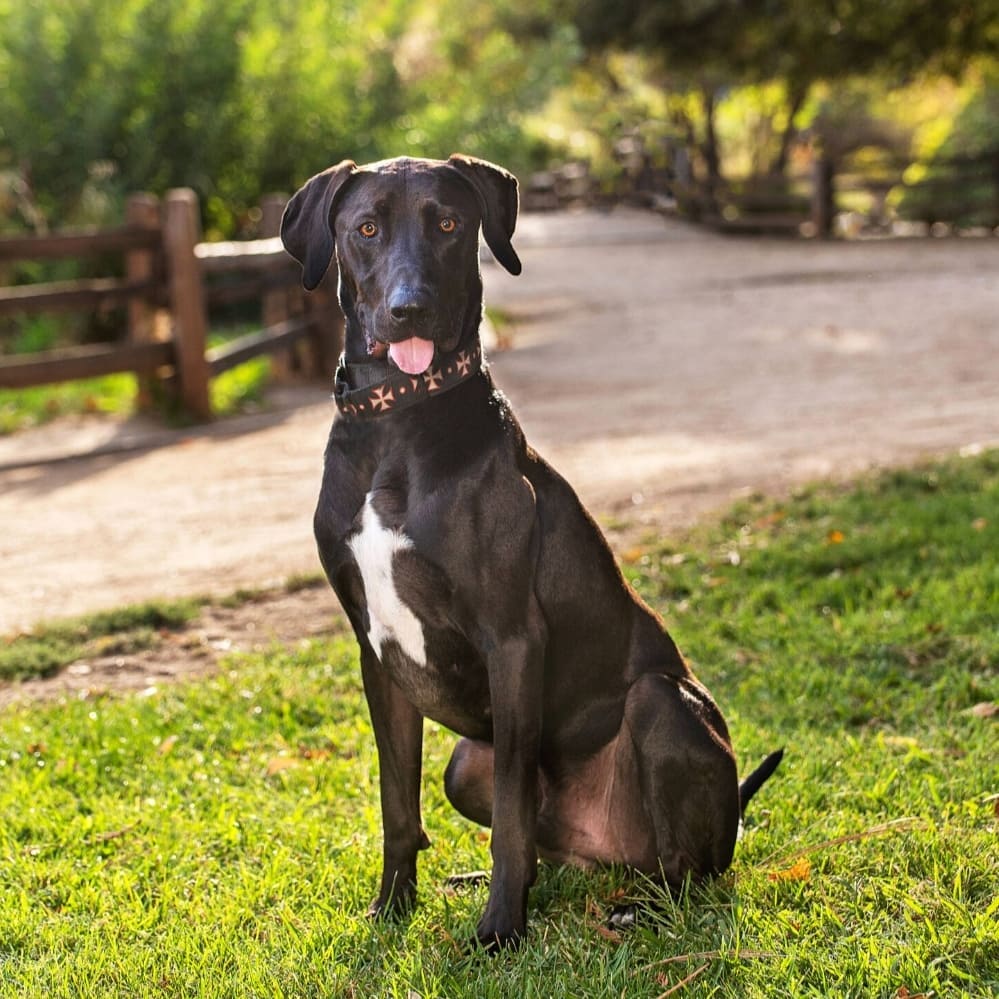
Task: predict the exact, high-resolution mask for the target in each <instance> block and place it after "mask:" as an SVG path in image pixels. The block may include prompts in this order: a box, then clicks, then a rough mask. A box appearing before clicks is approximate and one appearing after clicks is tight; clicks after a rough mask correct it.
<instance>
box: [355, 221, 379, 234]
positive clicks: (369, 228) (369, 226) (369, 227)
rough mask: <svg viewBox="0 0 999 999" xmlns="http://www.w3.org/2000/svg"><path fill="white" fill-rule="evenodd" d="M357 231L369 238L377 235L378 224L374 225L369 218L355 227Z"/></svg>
mask: <svg viewBox="0 0 999 999" xmlns="http://www.w3.org/2000/svg"><path fill="white" fill-rule="evenodd" d="M357 231H358V232H359V233H360V234H361V235H362V236H363V237H364V238H365V239H371V238H372V237H373V236H377V235H378V226H376V225H375V223H374V222H372V221H371V219H368V220H367V221H365V222H362V223H361V224H360V225H359V226H358V227H357Z"/></svg>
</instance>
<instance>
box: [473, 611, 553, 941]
mask: <svg viewBox="0 0 999 999" xmlns="http://www.w3.org/2000/svg"><path fill="white" fill-rule="evenodd" d="M536 616H537V617H540V615H539V614H538V615H536ZM527 630H528V634H527V635H523V636H518V637H515V638H508V639H506V640H504V641H501V642H499V643H497V645H496V648H495V652H494V654H492V655H490V656H489V689H490V697H491V700H492V710H493V749H494V755H493V767H494V768H493V810H492V829H493V835H492V845H491V852H492V856H493V872H492V878H491V880H490V885H489V900H488V902H487V904H486V910H485V912H484V913H483V914H482V918H481V919H480V920H479V924H478V927H477V928H476V937H477V938H478V940H479V942H480V943H481V944H482V945H483V946H485V947H487V948H488V949H490V950H492V949H494V948H496V947H501V946H506V945H516V944H517V943H518V942H519V941H520V938H521V937H522V936H523V934H524V929H525V927H526V923H527V891H528V888H529V887H530V886H531V885H532V884H533V883H534V879H535V877H536V876H537V869H538V855H537V844H536V829H537V818H538V756H539V744H540V740H541V701H542V684H543V661H544V646H543V643H542V640H541V637H540V632H541V629H540V627H530V625H529V626H528V629H527Z"/></svg>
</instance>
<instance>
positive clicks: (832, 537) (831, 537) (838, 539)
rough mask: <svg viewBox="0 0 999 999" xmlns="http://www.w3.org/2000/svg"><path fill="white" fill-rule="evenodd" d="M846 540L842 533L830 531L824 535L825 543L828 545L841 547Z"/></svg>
mask: <svg viewBox="0 0 999 999" xmlns="http://www.w3.org/2000/svg"><path fill="white" fill-rule="evenodd" d="M845 540H846V535H845V534H844V533H843V532H842V531H836V530H833V531H830V532H829V533H828V534H827V535H826V541H827V542H828V543H829V544H830V545H841V544H843V542H844V541H845Z"/></svg>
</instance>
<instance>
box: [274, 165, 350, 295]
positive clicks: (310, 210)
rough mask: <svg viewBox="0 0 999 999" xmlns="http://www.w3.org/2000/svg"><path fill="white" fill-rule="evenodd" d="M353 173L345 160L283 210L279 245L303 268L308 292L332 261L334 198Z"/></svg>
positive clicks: (314, 179)
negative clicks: (280, 243)
mask: <svg viewBox="0 0 999 999" xmlns="http://www.w3.org/2000/svg"><path fill="white" fill-rule="evenodd" d="M356 170H357V164H356V163H355V162H354V161H353V160H344V161H343V162H342V163H337V165H336V166H331V167H330V168H329V169H327V170H324V171H323V172H322V173H317V174H316V176H315V177H312V178H310V179H309V180H307V181H306V182H305V183H304V184H303V185H302V187H301V189H300V190H298V191H297V192H296V193H295V194H293V195H292V197H291V200H290V201H289V202H288V204H287V205H286V206H285V209H284V215H283V216H282V217H281V242H283V243H284V248H285V249H286V250H287V251H288V252H289V253H290V254H291V255H292V256H293V257H294V258H295V259H296V260H297V261H298V262H299V263H300V264H301V265H302V284H303V285H304V286H305V288H306V289H307V290H308V291H312V289H313V288H315V287H316V285H318V284H319V282H320V281H322V279H323V275H324V274H325V273H326V271H327V270H328V269H329V266H330V261H331V260H332V259H333V249H334V246H335V243H334V239H333V208H334V205H335V202H336V199H337V195H339V194H340V192H341V191H342V190H343V186H344V184H345V183H346V182H347V180H348V179H349V178H350V177H351V175H352V174H354V173H355V172H356Z"/></svg>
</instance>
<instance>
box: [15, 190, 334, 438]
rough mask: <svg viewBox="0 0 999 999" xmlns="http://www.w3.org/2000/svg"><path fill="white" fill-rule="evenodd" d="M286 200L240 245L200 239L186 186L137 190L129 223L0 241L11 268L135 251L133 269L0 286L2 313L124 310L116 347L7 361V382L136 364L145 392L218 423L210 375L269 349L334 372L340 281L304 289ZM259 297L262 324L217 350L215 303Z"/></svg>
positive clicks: (130, 368)
mask: <svg viewBox="0 0 999 999" xmlns="http://www.w3.org/2000/svg"><path fill="white" fill-rule="evenodd" d="M283 207H284V198H283V197H280V196H277V195H275V196H271V197H269V198H267V199H265V200H264V202H263V203H262V205H261V223H260V230H261V232H262V233H263V234H264V236H265V238H262V239H256V240H247V241H242V242H234V243H205V242H202V241H201V223H200V211H199V206H198V200H197V196H196V195H195V194H194V192H193V191H191V190H188V189H186V188H183V189H178V190H174V191H170V192H169V193H168V194H167V195H166V197H165V198H164V199H163V201H162V202H160V200H159V199H157V198H155V197H153V196H152V195H149V194H136V195H133V196H131V197H130V198H129V199H128V202H127V205H126V211H125V224H124V225H122V226H119V227H117V228H113V229H104V230H88V231H79V232H61V233H55V234H53V235H49V236H15V237H5V238H0V267H2V265H3V264H4V263H9V262H11V261H16V260H53V259H66V258H79V257H93V256H98V257H103V256H107V255H109V254H121V255H123V257H124V268H123V270H124V276H123V277H112V278H93V279H80V280H75V281H60V282H50V283H44V284H30V285H24V286H19V287H6V288H0V318H2V317H3V316H6V315H13V314H22V315H25V314H34V313H40V312H59V311H65V310H73V311H87V312H97V311H100V310H105V309H108V308H113V307H116V306H117V307H122V306H123V307H124V316H125V318H124V329H122V330H121V336H120V337H119V338H118V342H116V343H106V344H98V345H92V346H84V347H73V348H65V349H59V350H49V351H43V352H39V353H35V354H21V355H14V356H4V357H0V388H26V387H28V386H33V385H46V384H52V383H55V382H63V381H75V380H76V379H80V378H90V377H94V376H96V375H104V374H111V373H113V372H122V371H126V372H134V373H135V374H136V375H137V376H138V378H139V382H140V385H141V386H143V388H145V389H148V388H150V387H151V386H152V384H153V383H159V385H160V386H161V387H163V388H165V389H166V390H167V391H168V392H169V393H171V394H172V395H174V396H175V397H176V398H177V400H178V401H179V403H180V404H181V406H182V407H183V409H184V410H185V411H186V412H187V413H189V414H190V415H191V416H194V417H196V418H198V419H208V418H210V417H211V415H212V414H211V401H210V393H209V384H210V381H211V379H212V378H213V377H214V376H215V375H218V374H220V373H221V372H223V371H227V370H229V369H230V368H233V367H235V366H236V365H238V364H242V363H243V362H244V361H248V360H250V359H251V358H253V357H257V356H259V355H261V354H272V355H274V362H273V363H274V364H275V366H276V367H277V368H278V370H279V371H284V370H286V369H287V368H288V367H289V366H290V362H289V358H290V357H291V356H293V355H294V357H295V358H296V360H297V363H298V366H299V368H301V369H302V370H303V371H304V372H305V373H310V374H311V373H318V374H321V375H327V374H329V372H331V371H332V370H333V367H334V366H335V364H336V357H337V355H338V353H339V350H340V345H341V343H342V337H343V319H342V316H341V314H340V310H339V307H338V305H337V303H336V295H335V284H336V277H335V274H331V275H327V278H326V280H325V281H324V282H323V283H322V284H321V285H320V287H319V288H318V289H317V290H316V292H313V293H312V294H311V295H309V296H305V295H303V294H302V292H301V283H300V275H299V268H298V265H297V264H295V262H294V261H293V260H292V259H291V258H290V257H289V256H288V255H287V254H286V253H285V251H284V249H283V247H282V246H281V241H280V239H278V238H277V235H276V234H277V231H278V227H279V224H280V219H281V212H282V210H283ZM252 300H259V302H260V305H261V316H262V328H261V329H260V330H258V331H256V332H254V333H250V334H247V335H245V336H241V337H239V338H238V339H237V340H234V341H231V342H229V343H227V344H225V345H224V346H222V347H216V348H208V346H207V336H208V323H209V313H210V310H211V309H212V307H213V306H221V305H231V304H233V303H237V302H245V301H252ZM300 343H302V344H304V345H305V348H306V349H305V350H302V349H300V348H299V347H298V345H299V344H300Z"/></svg>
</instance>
